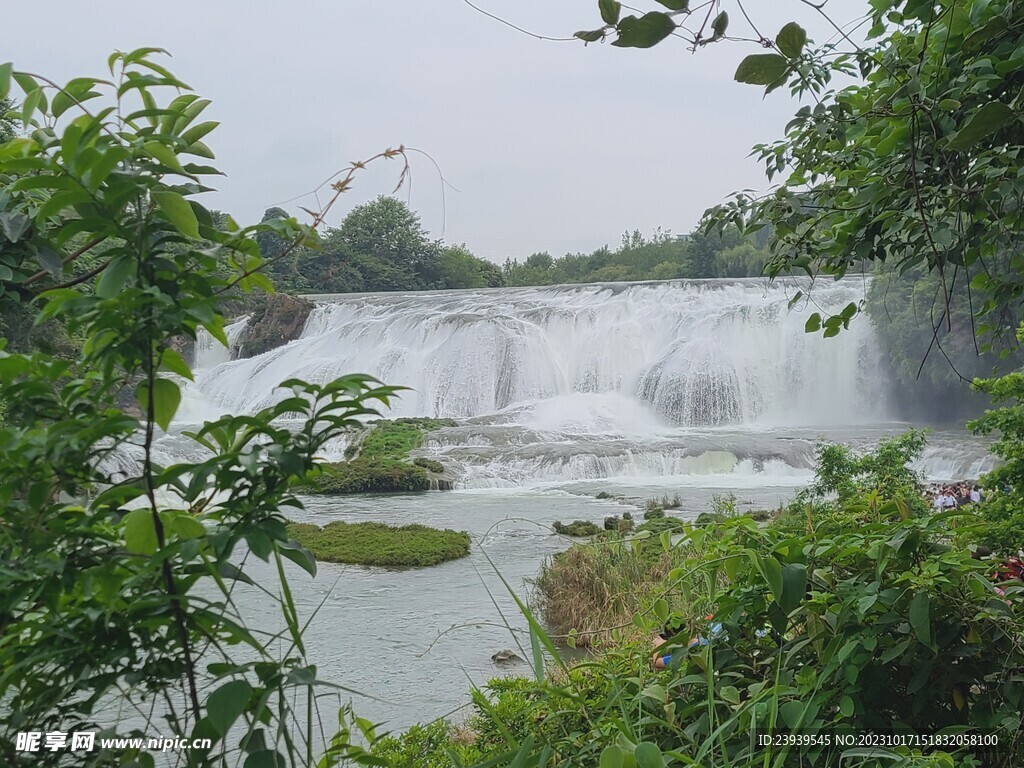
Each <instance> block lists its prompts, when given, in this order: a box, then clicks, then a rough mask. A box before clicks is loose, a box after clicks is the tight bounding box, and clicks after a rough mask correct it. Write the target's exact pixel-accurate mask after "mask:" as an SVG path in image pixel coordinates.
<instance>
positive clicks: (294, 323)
mask: <svg viewBox="0 0 1024 768" xmlns="http://www.w3.org/2000/svg"><path fill="white" fill-rule="evenodd" d="M312 311H313V302H311V301H307V300H306V299H303V298H300V297H298V296H289V295H288V294H286V293H274V294H271V295H269V296H267V297H266V298H265V299H264V300H263V301H262V302H261V303H260V305H259V306H257V307H255V308H254V309H253V311H252V316H251V317H250V319H249V323H248V325H246V327H245V330H244V331H243V332H242V337H241V338H240V339H239V344H238V357H255V356H256V355H262V354H263V353H264V352H268V351H270V350H271V349H275V348H277V347H280V346H281V345H283V344H287V343H288V342H289V341H295V340H296V339H297V338H299V336H301V335H302V329H303V328H305V327H306V320H307V318H309V313H310V312H312Z"/></svg>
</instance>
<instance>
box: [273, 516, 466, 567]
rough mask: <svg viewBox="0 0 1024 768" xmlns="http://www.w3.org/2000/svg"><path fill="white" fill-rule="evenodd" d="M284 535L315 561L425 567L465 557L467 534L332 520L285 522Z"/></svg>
mask: <svg viewBox="0 0 1024 768" xmlns="http://www.w3.org/2000/svg"><path fill="white" fill-rule="evenodd" d="M288 534H289V535H290V536H291V537H292V538H294V539H295V540H296V541H298V542H299V543H300V544H302V546H304V547H306V549H308V550H309V551H310V552H312V553H313V556H314V557H316V559H317V560H322V561H325V562H328V563H347V564H349V565H380V566H393V567H396V566H426V565H437V564H438V563H443V562H446V561H448V560H455V559H458V558H460V557H465V556H466V555H468V554H469V534H468V533H466V532H465V531H453V530H450V529H445V530H440V529H438V528H430V527H428V526H425V525H403V526H397V527H396V526H390V525H385V524H384V523H345V522H341V521H340V520H339V521H335V522H333V523H328V524H327V525H325V526H324V527H323V528H320V527H318V526H316V525H313V524H311V523H289V524H288Z"/></svg>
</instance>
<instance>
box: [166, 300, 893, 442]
mask: <svg viewBox="0 0 1024 768" xmlns="http://www.w3.org/2000/svg"><path fill="white" fill-rule="evenodd" d="M795 290H796V287H795V286H794V284H793V283H791V282H777V283H775V284H773V285H768V284H766V283H765V281H763V280H728V281H719V280H714V281H692V282H671V283H636V284H616V285H586V286H572V287H569V286H559V287H553V288H521V289H503V290H480V291H455V292H444V293H414V294H408V293H407V294H374V295H358V296H339V297H329V298H324V299H321V300H320V303H319V304H318V306H317V307H316V309H315V310H314V311H313V313H312V314H311V315H310V318H309V320H308V321H307V324H306V328H305V331H304V332H303V334H302V337H301V338H300V339H298V340H297V341H295V342H292V343H291V344H287V345H285V346H283V347H280V348H278V349H275V350H272V351H270V352H267V353H265V354H263V355H260V356H258V357H255V358H251V359H247V360H235V361H230V362H227V361H224V360H223V359H220V360H215V358H213V356H212V355H211V356H210V359H209V362H216V363H219V364H216V365H214V366H210V365H209V364H208V361H207V360H202V361H198V360H197V363H199V364H198V365H197V366H196V367H197V368H199V369H203V368H206V369H207V370H206V371H204V372H203V374H202V375H201V376H200V377H199V379H198V382H197V387H198V390H199V391H200V392H201V393H202V395H203V399H205V400H206V401H207V402H208V403H209V404H210V405H212V406H214V407H215V408H220V409H223V410H225V411H230V412H232V413H245V412H252V411H255V410H258V409H259V408H262V407H265V406H267V405H269V404H271V403H273V402H274V401H275V400H276V399H279V398H281V397H284V396H285V393H283V392H280V391H276V390H275V388H276V386H277V385H278V384H279V383H280V382H281V381H282V380H284V379H287V378H290V377H298V378H302V379H306V380H308V381H314V382H326V381H329V380H331V379H333V378H336V377H338V376H341V375H343V374H346V373H351V372H364V373H370V374H373V375H375V376H377V377H378V378H380V379H381V380H382V381H384V382H386V383H389V384H401V385H403V386H407V387H411V388H412V391H411V392H407V393H405V394H404V395H403V397H402V399H401V400H400V401H399V402H398V403H397V404H396V405H395V407H394V409H393V414H394V415H395V416H444V417H453V418H468V417H474V416H482V415H486V414H493V413H496V412H500V411H502V410H503V409H507V408H510V407H516V406H523V405H524V404H526V405H529V404H532V405H533V406H534V407H535V409H536V411H537V415H540V413H541V412H543V411H545V410H552V409H550V408H547V409H545V406H544V405H543V403H544V402H545V401H550V400H551V399H552V398H562V401H561V402H560V403H559V406H558V408H557V409H556V410H557V411H558V413H556V414H553V415H554V417H555V419H556V420H558V419H560V418H562V415H563V413H571V412H572V411H573V409H574V404H573V403H572V402H571V398H573V397H578V396H580V395H593V394H598V395H615V396H618V398H620V401H619V402H616V403H612V404H609V403H607V402H605V403H602V402H600V401H599V400H592V401H591V402H589V403H587V402H583V403H581V404H580V405H581V407H582V408H583V409H584V411H588V410H589V409H590V408H591V407H593V408H595V409H596V411H597V412H596V413H594V417H595V418H597V419H600V413H599V412H600V411H601V410H602V409H608V408H613V409H614V410H616V411H619V410H621V404H622V403H621V399H625V400H626V401H627V402H628V404H629V406H630V407H634V408H635V407H650V408H652V409H653V412H654V414H656V415H657V416H658V417H660V418H663V419H665V420H666V421H667V422H669V423H670V424H675V425H688V426H716V425H723V424H748V423H753V422H767V423H776V424H785V425H794V424H850V423H863V422H865V421H877V420H878V419H879V418H881V417H883V416H884V413H883V411H882V410H881V397H880V392H881V391H882V388H881V386H880V385H881V382H880V378H881V377H880V374H879V371H878V362H877V357H876V355H875V354H874V343H873V334H872V330H871V327H870V325H869V323H868V322H866V321H864V320H861V321H860V322H856V323H854V324H852V326H851V329H850V330H849V331H847V332H844V333H842V334H840V336H839V337H837V338H835V339H830V340H827V341H825V340H822V339H821V338H820V337H819V336H816V335H809V334H806V333H804V323H805V322H806V319H807V315H808V314H809V312H810V310H804V311H793V310H789V309H788V308H787V304H788V301H789V298H790V296H791V295H792V293H793V292H794V291H795ZM862 295H863V290H862V286H861V285H860V284H859V283H852V282H851V283H848V284H847V283H842V284H830V285H824V286H818V287H816V288H815V290H814V298H815V301H816V302H817V303H818V304H819V305H820V306H821V307H822V308H823V310H824V311H836V312H838V311H839V310H840V309H841V308H842V307H843V306H845V305H846V304H847V303H849V302H850V301H857V300H859V299H860V298H861V297H862ZM224 354H226V351H224ZM567 398H568V399H567ZM196 416H198V414H193V413H190V412H189V411H188V410H186V411H184V412H183V413H182V416H181V418H182V419H183V420H188V419H189V418H195V417H196ZM626 416H629V414H621V415H620V416H619V417H618V420H619V421H623V420H631V419H626V418H624V417H626ZM575 418H577V420H578V419H580V418H583V419H584V420H586V419H587V418H588V414H587V413H579V412H577V413H576V414H575ZM580 426H581V427H582V428H583V429H584V431H590V430H587V429H586V424H581V425H580Z"/></svg>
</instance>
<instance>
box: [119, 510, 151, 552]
mask: <svg viewBox="0 0 1024 768" xmlns="http://www.w3.org/2000/svg"><path fill="white" fill-rule="evenodd" d="M124 546H125V549H127V550H128V551H129V552H131V553H132V554H135V555H152V554H153V553H154V552H156V549H157V539H156V528H155V527H154V525H153V513H152V511H151V510H149V509H133V510H132V511H131V512H129V513H128V514H127V515H125V517H124Z"/></svg>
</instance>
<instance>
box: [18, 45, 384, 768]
mask: <svg viewBox="0 0 1024 768" xmlns="http://www.w3.org/2000/svg"><path fill="white" fill-rule="evenodd" d="M156 53H157V52H156V51H155V50H153V49H141V50H138V51H134V52H131V53H115V54H114V55H112V56H111V57H110V60H109V66H110V70H111V73H112V78H113V79H112V80H109V81H108V80H106V79H102V78H76V79H74V80H72V81H70V82H69V83H68V84H67V85H65V86H63V87H60V86H58V85H57V84H55V83H53V82H52V81H50V80H48V79H45V78H42V77H39V76H37V75H32V74H29V73H27V72H21V71H13V67H12V66H11V65H9V64H4V65H0V99H2V98H4V97H5V96H6V95H7V94H8V93H9V91H10V89H11V88H12V87H15V84H16V87H17V88H20V90H21V92H22V95H23V97H24V98H23V104H24V107H23V109H22V113H21V116H22V121H23V126H24V128H25V135H23V136H18V137H14V138H11V139H9V140H7V141H6V142H4V143H2V144H0V300H3V301H5V302H11V303H15V304H19V305H22V306H23V307H26V308H27V309H26V311H27V312H29V313H31V314H33V316H37V317H36V320H37V322H41V321H47V320H54V321H57V322H60V323H62V324H64V325H66V327H67V328H68V330H69V331H70V332H71V333H72V334H74V335H75V336H76V337H78V338H80V339H81V340H82V342H83V343H82V346H81V349H80V351H79V352H78V354H76V355H75V356H74V358H73V359H70V360H68V359H57V358H56V357H55V356H54V355H52V354H49V353H48V352H43V351H34V352H32V353H11V352H8V351H6V350H5V349H4V346H5V344H6V340H4V339H0V467H2V468H3V470H2V472H0V561H2V562H3V563H4V567H3V568H2V569H0V711H2V713H3V714H2V716H0V762H2V763H3V764H4V765H16V764H22V763H24V759H23V758H24V757H25V755H22V754H18V753H16V752H15V743H16V742H15V734H16V732H23V731H26V730H30V731H35V730H38V731H42V732H57V731H59V732H61V733H70V732H74V731H94V732H95V731H100V730H103V729H105V728H110V727H113V730H114V731H115V732H116V735H117V736H136V735H137V736H140V737H141V736H151V735H153V733H156V732H157V731H156V730H154V729H153V727H152V726H153V724H154V723H155V722H159V723H160V726H159V732H161V733H168V730H167V729H170V733H172V734H173V735H174V736H176V737H181V738H189V739H208V740H209V741H208V742H207V746H205V747H198V748H196V749H193V750H192V751H191V752H190V753H189V757H188V762H189V765H192V766H197V768H200V767H202V768H205V767H206V766H210V767H211V768H212V766H214V765H216V766H221V765H224V764H225V763H226V761H227V759H228V758H227V755H228V754H229V753H233V755H234V757H237V747H236V745H237V743H238V742H237V740H236V737H237V736H242V735H243V734H244V738H243V740H242V741H243V747H244V749H245V752H247V753H248V757H247V758H246V763H247V764H250V765H274V766H281V765H289V766H298V765H303V766H308V765H310V764H311V763H312V756H313V752H312V749H313V748H312V746H310V747H309V748H308V751H307V748H306V747H305V744H307V743H308V744H310V745H312V744H313V742H314V740H315V739H314V738H312V737H314V734H310V733H306V734H298V733H296V731H298V730H299V729H301V727H302V726H301V724H299V723H298V721H297V719H296V718H295V717H294V713H293V712H292V711H291V706H292V705H291V702H292V701H294V700H295V699H296V698H297V697H299V698H301V699H302V700H308V701H312V700H313V696H314V690H315V688H316V687H317V686H318V685H319V683H318V682H317V676H316V668H315V667H313V666H312V665H311V664H310V663H309V662H308V660H307V659H306V655H305V654H306V652H305V646H304V644H303V638H302V630H301V626H302V623H301V620H300V618H299V616H298V615H297V613H296V611H295V607H294V603H293V602H292V601H291V597H290V590H289V586H288V583H287V580H286V579H285V576H284V573H285V572H284V569H283V561H284V560H285V559H289V560H292V561H294V562H295V563H296V564H298V565H299V566H301V567H302V568H303V569H305V570H306V571H308V572H309V573H310V574H312V573H315V570H316V564H315V561H314V560H313V558H312V557H311V555H310V554H309V553H308V552H307V551H306V550H305V549H303V548H302V547H301V546H300V545H298V544H297V543H296V542H295V541H293V540H291V539H290V538H289V536H288V534H287V529H286V527H285V520H284V519H283V517H282V516H281V510H282V509H284V508H287V507H288V506H295V505H296V504H299V502H298V500H297V499H296V497H295V496H294V495H293V494H292V493H291V491H290V488H291V487H292V486H294V485H296V484H298V483H300V482H304V481H305V480H306V478H307V474H308V473H310V472H313V471H314V469H315V463H314V457H315V456H316V455H317V453H318V452H319V451H320V449H321V448H322V446H323V445H324V444H325V442H326V441H328V440H331V439H335V438H338V437H340V436H341V435H342V434H343V433H344V432H346V431H348V430H350V429H351V428H353V427H355V426H356V425H357V424H358V421H357V420H356V419H357V417H365V416H368V415H372V414H374V413H376V411H375V409H374V406H375V405H376V404H387V403H388V401H389V398H390V397H391V396H392V395H393V394H394V392H395V390H394V389H393V388H390V387H383V386H379V385H378V383H377V382H375V381H374V380H372V379H370V378H368V377H365V376H350V377H345V378H343V379H339V380H337V381H333V382H329V383H326V384H323V385H311V384H307V383H305V382H302V381H298V380H291V381H286V382H284V386H285V390H284V391H285V392H286V393H287V396H286V397H285V398H284V399H283V400H282V401H281V402H280V403H279V404H277V405H275V406H273V407H271V408H268V409H265V410H263V411H260V412H259V413H256V414H254V415H251V416H245V417H234V416H227V417H223V418H220V419H217V420H216V421H211V422H207V423H205V424H204V425H202V426H201V427H199V428H197V429H196V430H195V432H194V433H184V434H183V435H182V438H183V439H188V440H192V441H193V442H194V443H195V450H196V451H197V452H199V453H198V455H201V456H202V459H200V460H197V461H196V462H194V463H184V464H176V465H172V466H162V465H161V464H160V463H158V461H157V457H156V456H155V454H154V450H153V443H154V439H155V438H156V436H157V434H158V433H159V431H161V430H162V431H167V430H168V429H169V428H170V424H171V421H172V420H173V419H174V417H175V414H176V412H177V410H178V406H179V404H180V402H181V389H180V385H179V382H180V381H182V380H185V379H191V378H192V371H191V370H190V368H189V366H188V364H187V363H186V362H185V360H184V359H183V357H182V355H181V354H180V353H179V352H178V351H177V349H176V340H178V339H180V338H181V337H183V336H184V337H189V338H191V339H195V338H196V336H197V334H198V333H199V332H200V330H205V331H206V332H208V333H210V334H211V335H212V336H213V337H214V338H216V339H218V340H220V341H221V342H222V343H224V344H226V343H227V341H226V339H225V335H224V319H223V316H222V314H221V308H222V305H223V302H224V301H225V300H226V299H227V298H228V297H231V296H233V295H234V294H236V293H237V292H238V291H251V290H254V289H260V288H267V287H270V283H269V281H268V280H267V278H266V277H265V276H264V275H262V274H261V269H263V268H264V267H265V266H266V264H267V262H265V261H264V259H263V258H262V256H261V255H260V248H259V244H258V242H257V237H259V236H260V235H267V234H269V233H275V234H276V235H279V236H280V237H281V238H282V240H283V241H284V242H287V243H288V244H289V245H288V246H286V248H285V250H284V253H285V254H287V252H288V249H290V248H297V247H299V246H300V245H302V244H311V243H314V242H315V241H316V239H317V235H316V232H315V230H313V229H312V228H310V227H305V226H302V225H299V224H298V223H297V222H296V221H295V220H294V219H287V218H286V219H268V220H265V221H263V222H262V223H260V224H258V225H254V226H249V227H244V228H242V227H239V226H238V225H237V224H235V223H234V222H232V221H227V220H225V221H219V222H218V221H215V218H214V216H213V215H212V214H211V212H210V211H209V210H208V209H207V208H206V207H205V206H203V205H202V203H201V202H200V201H199V199H198V195H199V193H201V192H202V191H204V190H205V189H206V187H204V186H203V182H204V181H205V177H207V176H210V175H213V174H216V173H218V172H217V170H216V169H215V168H212V167H210V166H209V165H207V164H206V163H207V161H208V160H209V159H210V158H212V157H213V153H212V151H211V150H210V148H209V147H208V146H207V145H206V144H205V143H204V142H203V138H204V137H206V136H207V135H209V134H210V133H211V132H212V131H213V130H214V129H215V128H216V125H217V124H216V123H214V122H209V121H203V120H201V119H200V118H201V114H202V112H203V110H204V109H205V107H206V106H207V105H208V104H209V102H208V101H207V100H204V99H199V98H198V96H197V95H196V94H194V93H192V92H191V91H190V90H189V88H188V86H187V85H185V84H184V83H182V82H181V81H180V80H178V79H177V78H176V77H174V75H173V74H171V73H170V72H168V71H167V69H166V68H165V67H163V66H162V65H161V64H160V63H158V61H156V60H154V59H155V54H156ZM136 97H137V99H138V100H136ZM86 104H87V106H85V105H86ZM138 104H146V105H152V107H151V108H146V109H142V110H140V109H138ZM400 154H401V153H400V152H399V151H391V150H389V151H387V152H384V153H381V154H380V155H379V156H378V157H382V158H388V157H395V156H398V155H400ZM196 158H202V159H203V160H202V162H200V163H196V162H195V160H196ZM364 164H365V163H362V164H356V165H353V166H352V167H351V168H350V171H349V174H348V177H346V178H344V179H343V180H342V182H339V187H340V188H342V189H343V188H344V186H345V185H347V183H348V182H349V181H350V180H351V177H352V174H353V173H354V172H355V171H356V168H357V167H362V166H363V165H364ZM338 194H340V192H338ZM332 202H333V201H332ZM320 220H322V214H318V216H317V219H316V222H317V223H319V221H320ZM219 224H220V225H223V226H218V225H219ZM85 264H91V265H92V266H88V267H85V266H84V265H85ZM124 395H127V397H128V399H134V400H135V401H136V402H137V406H136V407H134V408H132V409H126V408H123V407H121V406H122V404H123V400H124V397H123V396H124ZM133 414H135V415H133ZM285 415H287V416H289V417H290V418H292V419H294V418H295V417H298V418H299V423H298V425H297V428H296V427H293V428H289V429H283V428H281V427H280V426H279V423H280V419H281V417H283V416H285ZM125 452H127V453H126V454H125V455H128V456H132V455H138V456H139V457H140V458H139V461H138V463H137V464H135V465H134V466H133V467H132V468H131V469H125V468H124V465H123V463H121V464H120V466H119V467H117V466H114V465H111V464H110V462H109V461H107V460H108V459H109V458H110V457H111V456H113V455H116V454H118V453H125ZM242 550H247V551H248V553H250V554H251V555H252V556H254V557H257V558H260V559H262V560H265V561H272V562H273V563H274V565H275V566H276V568H277V572H278V573H279V574H281V577H280V581H279V583H277V584H276V585H273V586H270V587H269V591H268V594H276V593H278V592H279V593H280V594H281V595H282V596H283V597H282V599H281V602H280V609H281V611H282V617H281V618H282V620H283V626H284V627H286V630H285V633H284V635H283V638H284V642H283V643H282V644H281V645H280V647H277V646H275V647H268V646H267V645H265V644H264V642H263V641H261V640H259V639H257V637H258V633H256V632H255V629H256V628H253V627H249V626H247V622H246V618H245V617H244V616H242V615H241V614H240V613H239V612H238V610H237V608H236V606H235V603H234V602H233V600H232V591H233V589H234V587H235V585H236V584H237V583H239V582H244V583H249V584H252V583H253V581H252V579H251V578H250V577H249V576H248V575H247V574H246V572H245V565H244V563H245V558H240V557H238V553H239V552H240V551H242ZM260 629H262V627H260ZM115 698H116V699H118V700H123V701H131V702H132V703H133V705H136V706H137V707H138V710H137V711H138V712H139V713H144V712H146V711H148V712H150V713H151V714H150V715H149V716H148V717H147V716H145V715H143V720H144V721H145V722H140V723H139V726H138V727H137V728H134V729H131V730H129V729H128V727H127V726H126V725H124V724H123V723H113V724H111V723H110V722H109V717H108V713H106V712H102V711H101V710H102V709H103V708H104V707H107V706H108V704H109V702H110V701H111V700H113V699H115ZM154 707H159V708H160V709H159V710H154ZM161 710H162V711H161ZM345 722H348V717H347V715H346V716H345ZM236 723H244V725H241V726H240V727H239V730H235V731H233V730H232V728H233V727H235V726H236ZM146 726H149V727H148V728H147V727H146ZM345 727H347V726H345ZM357 727H360V728H362V729H363V730H364V731H365V732H367V733H370V734H371V735H372V732H371V731H370V729H368V728H366V727H365V726H364V725H363V724H358V723H357ZM147 730H148V731H149V732H148V733H147ZM347 734H348V732H347V731H346V730H345V729H344V728H343V729H342V731H341V732H340V733H339V735H338V737H337V738H336V740H335V741H333V742H332V740H331V738H330V736H329V735H328V737H327V739H325V741H324V743H330V744H331V747H330V750H331V754H330V755H327V756H325V757H324V762H323V763H321V764H323V765H328V764H330V765H334V764H336V763H337V762H339V761H341V760H343V759H346V758H349V757H351V758H353V759H355V760H356V761H357V762H360V761H361V760H362V758H361V755H362V754H363V752H362V748H361V747H357V746H355V745H353V744H351V742H350V739H349V738H348V735H347ZM300 744H302V745H303V746H301V747H300V746H299V745H300ZM97 746H98V745H97ZM149 751H150V750H149V749H148V748H145V747H144V748H142V749H137V748H133V747H130V746H126V747H124V748H121V749H116V748H114V749H111V750H100V749H98V748H97V749H95V750H93V751H91V752H79V753H71V752H69V751H68V750H65V749H61V750H58V751H43V752H40V753H34V754H33V755H32V756H31V762H32V764H33V765H40V766H57V765H68V764H70V762H69V761H70V760H74V761H75V764H76V765H88V766H92V765H101V764H102V765H112V764H116V765H150V766H151V765H154V760H153V756H152V755H151V754H149ZM234 757H233V758H232V760H234Z"/></svg>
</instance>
